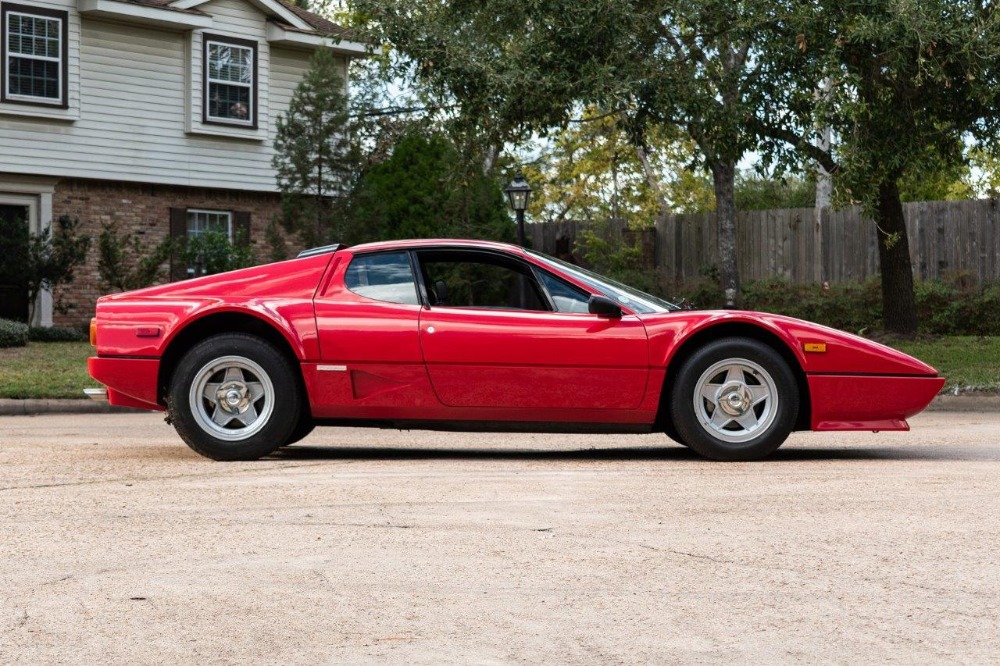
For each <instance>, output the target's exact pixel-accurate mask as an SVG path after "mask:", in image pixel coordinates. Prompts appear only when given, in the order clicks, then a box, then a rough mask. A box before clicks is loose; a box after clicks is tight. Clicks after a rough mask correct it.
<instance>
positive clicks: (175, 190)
mask: <svg viewBox="0 0 1000 666" xmlns="http://www.w3.org/2000/svg"><path fill="white" fill-rule="evenodd" d="M171 208H205V209H212V210H229V211H247V212H249V213H250V242H251V244H252V245H253V248H254V255H255V257H256V259H257V260H258V261H259V262H266V261H269V260H270V257H271V247H270V244H269V243H268V242H267V240H266V236H265V232H266V229H267V226H268V225H269V224H270V222H271V220H272V218H274V217H275V216H277V215H278V214H279V212H280V201H279V195H277V194H269V193H261V192H240V191H232V190H210V189H201V188H194V187H174V186H162V185H143V184H131V183H111V182H106V181H91V180H76V179H73V180H70V179H67V180H62V181H60V182H59V184H58V185H57V186H56V189H55V194H54V196H53V199H52V216H53V221H54V220H58V219H59V217H60V216H62V215H69V216H71V217H76V218H79V219H80V232H81V233H85V234H89V235H90V236H91V237H92V238H93V241H92V244H91V250H90V255H89V257H88V261H87V264H86V265H85V266H83V267H81V268H79V269H78V270H77V272H76V278H75V280H74V281H73V282H72V283H71V284H69V285H65V286H63V287H60V288H58V289H57V290H56V292H55V294H54V297H55V301H56V303H57V305H60V304H61V305H62V306H63V307H64V308H66V311H65V312H59V311H58V310H57V311H56V312H54V313H53V320H54V323H55V325H56V326H82V325H86V324H87V322H89V321H90V318H91V317H92V316H93V313H94V304H95V302H96V301H97V298H98V297H99V296H101V295H102V294H104V293H105V292H106V290H107V288H106V287H104V286H102V285H101V284H100V279H99V276H98V272H97V238H98V236H99V235H100V233H101V227H102V225H103V224H106V223H117V224H118V228H119V233H122V232H131V233H133V234H138V235H140V236H142V237H144V238H146V239H147V242H148V245H149V246H150V247H154V246H156V245H157V244H158V243H160V242H161V241H162V240H163V239H164V238H166V237H167V236H168V235H169V234H170V209H171ZM286 246H287V249H288V253H289V256H294V253H295V252H297V251H298V250H299V249H301V248H299V247H298V246H297V245H295V244H294V242H293V241H292V240H290V239H286ZM166 276H167V271H164V280H167V279H168V278H167V277H166Z"/></svg>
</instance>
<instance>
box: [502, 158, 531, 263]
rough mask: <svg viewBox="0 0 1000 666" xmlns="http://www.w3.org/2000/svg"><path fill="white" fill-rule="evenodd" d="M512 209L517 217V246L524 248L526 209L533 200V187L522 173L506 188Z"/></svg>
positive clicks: (518, 173)
mask: <svg viewBox="0 0 1000 666" xmlns="http://www.w3.org/2000/svg"><path fill="white" fill-rule="evenodd" d="M504 192H505V193H506V194H507V199H508V201H510V207H511V208H513V209H514V215H516V216H517V244H518V245H520V246H521V247H524V209H525V208H527V207H528V201H529V200H530V199H531V186H530V185H528V181H527V180H526V179H525V177H524V174H523V173H521V172H520V171H518V172H517V174H516V175H515V176H514V180H512V181H510V185H508V186H507V187H505V188H504Z"/></svg>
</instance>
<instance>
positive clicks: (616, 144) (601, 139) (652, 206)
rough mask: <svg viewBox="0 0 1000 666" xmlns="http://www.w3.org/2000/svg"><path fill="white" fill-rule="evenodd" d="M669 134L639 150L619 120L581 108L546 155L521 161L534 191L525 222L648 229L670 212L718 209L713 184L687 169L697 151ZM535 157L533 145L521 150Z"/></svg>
mask: <svg viewBox="0 0 1000 666" xmlns="http://www.w3.org/2000/svg"><path fill="white" fill-rule="evenodd" d="M671 129H672V128H669V127H667V128H651V131H650V132H649V133H648V134H647V146H646V147H645V148H641V147H639V146H636V145H635V144H634V143H633V142H632V141H631V140H630V137H629V136H628V133H627V132H626V131H625V128H624V127H623V121H622V117H621V114H611V113H602V112H601V111H600V109H598V108H597V107H595V106H588V107H585V108H584V109H583V112H582V114H581V117H580V118H579V120H577V121H574V122H572V123H568V124H567V125H566V127H564V128H561V129H559V130H557V131H555V132H553V133H552V134H551V135H550V136H549V140H548V141H547V142H546V143H545V144H544V149H543V150H542V151H541V152H540V153H538V152H535V154H534V155H533V159H531V158H525V159H523V160H522V162H524V163H525V164H524V174H525V176H526V177H527V179H528V181H529V182H530V183H531V185H532V187H533V188H534V190H535V191H534V192H533V193H532V195H531V204H530V209H529V218H530V219H532V220H536V221H542V220H544V221H548V222H554V221H560V220H583V221H606V220H608V219H625V220H627V221H628V223H629V224H630V225H631V226H636V227H649V226H652V225H653V224H654V223H655V221H656V219H657V218H658V217H660V216H661V215H664V214H667V213H690V212H696V211H699V210H710V209H712V208H714V206H715V200H714V195H713V192H712V184H711V182H709V181H707V180H706V179H705V177H704V176H703V175H701V174H698V173H696V172H695V171H694V170H693V169H691V168H689V166H690V164H691V162H692V161H693V159H694V157H693V156H694V154H695V153H696V152H697V147H695V146H694V145H693V144H692V142H691V141H690V140H689V139H687V138H686V137H685V136H684V135H682V134H680V133H678V132H677V131H670V130H671ZM522 151H523V153H524V154H525V155H530V154H531V152H529V151H537V144H532V145H531V146H530V148H528V149H522Z"/></svg>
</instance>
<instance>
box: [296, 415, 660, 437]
mask: <svg viewBox="0 0 1000 666" xmlns="http://www.w3.org/2000/svg"><path fill="white" fill-rule="evenodd" d="M316 425H320V426H340V427H351V428H381V429H383V430H436V431H443V432H529V433H558V434H572V435H595V434H596V435H636V434H648V433H651V432H653V426H652V424H649V423H560V422H547V421H537V422H534V421H533V422H524V421H419V420H398V421H383V420H378V421H375V420H359V419H316Z"/></svg>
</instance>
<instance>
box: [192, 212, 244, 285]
mask: <svg viewBox="0 0 1000 666" xmlns="http://www.w3.org/2000/svg"><path fill="white" fill-rule="evenodd" d="M208 233H215V234H222V235H223V236H225V237H226V240H228V241H229V242H230V243H232V242H233V214H232V213H231V212H229V211H226V210H199V209H195V208H189V209H188V211H187V239H188V240H189V241H190V240H192V239H195V238H198V237H201V236H205V234H208ZM206 240H207V239H206ZM187 274H188V277H195V276H198V275H204V274H205V269H204V266H203V265H202V261H201V256H200V255H199V256H198V257H197V258H196V259H195V261H194V264H193V265H189V266H188V267H187Z"/></svg>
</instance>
